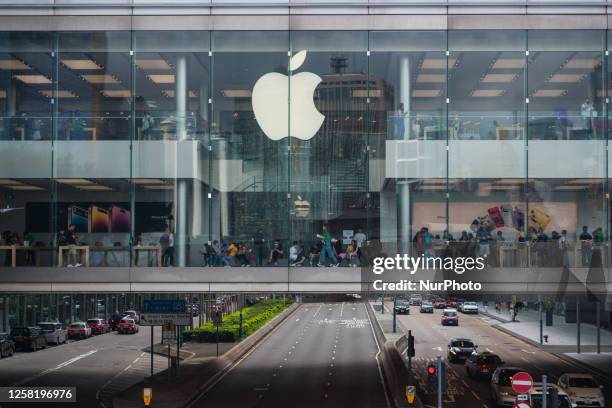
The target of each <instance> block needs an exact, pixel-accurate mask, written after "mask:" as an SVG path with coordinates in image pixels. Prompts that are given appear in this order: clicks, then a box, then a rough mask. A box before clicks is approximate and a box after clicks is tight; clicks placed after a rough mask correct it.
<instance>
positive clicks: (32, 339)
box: [11, 326, 47, 351]
mask: <svg viewBox="0 0 612 408" xmlns="http://www.w3.org/2000/svg"><path fill="white" fill-rule="evenodd" d="M11 339H12V340H13V342H15V349H20V348H21V349H28V350H32V351H36V350H38V349H40V348H46V347H47V340H46V339H45V335H44V334H43V333H42V332H41V331H40V329H39V328H37V327H34V326H32V327H13V329H12V330H11Z"/></svg>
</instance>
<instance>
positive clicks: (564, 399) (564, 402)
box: [528, 382, 596, 408]
mask: <svg viewBox="0 0 612 408" xmlns="http://www.w3.org/2000/svg"><path fill="white" fill-rule="evenodd" d="M553 390H556V392H557V405H555V406H556V407H557V408H575V407H577V405H576V404H574V403H572V401H571V400H570V398H569V396H568V395H567V393H566V392H565V391H563V390H562V389H560V388H559V387H558V386H556V385H555V384H547V385H546V400H547V401H548V404H547V406H549V407H550V406H553V405H552V398H553ZM528 395H529V397H528V398H529V402H530V405H531V407H532V408H542V383H541V382H534V383H533V385H532V386H531V389H530V390H529V393H528ZM588 406H589V407H590V406H591V405H588ZM595 406H596V405H595Z"/></svg>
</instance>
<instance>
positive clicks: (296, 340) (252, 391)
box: [194, 303, 388, 408]
mask: <svg viewBox="0 0 612 408" xmlns="http://www.w3.org/2000/svg"><path fill="white" fill-rule="evenodd" d="M378 351H379V349H378V346H377V343H376V341H375V339H374V334H373V332H372V326H371V323H370V321H369V318H368V315H367V312H366V310H365V304H363V303H332V304H322V303H319V304H315V303H312V304H304V305H302V306H301V307H300V308H299V309H298V310H297V311H296V312H295V313H294V314H293V315H291V317H290V318H288V319H287V320H286V321H285V322H284V323H283V324H282V325H280V326H278V327H277V328H276V329H275V330H274V331H273V332H272V333H271V334H270V335H269V336H268V338H266V339H265V340H264V341H263V342H261V343H260V344H259V346H258V347H256V348H255V349H253V350H252V351H251V352H250V353H248V354H247V355H246V356H245V358H244V359H243V360H242V361H241V362H239V363H238V364H237V365H236V366H235V367H234V368H233V369H232V370H231V371H229V373H228V374H227V375H226V376H225V377H223V378H222V379H221V380H220V381H219V382H218V383H217V384H216V385H214V386H213V387H212V389H210V390H209V391H208V392H206V393H205V394H204V395H203V397H201V398H200V399H199V400H198V401H197V402H196V403H195V405H194V406H195V407H206V408H214V407H218V408H227V407H266V408H270V407H272V408H273V407H287V406H291V407H292V408H300V407H308V408H312V407H330V408H332V407H334V408H337V407H364V408H386V407H388V404H387V401H386V396H385V395H386V394H385V392H384V388H383V384H382V381H381V376H380V371H379V367H378V364H377V360H376V355H377V353H378Z"/></svg>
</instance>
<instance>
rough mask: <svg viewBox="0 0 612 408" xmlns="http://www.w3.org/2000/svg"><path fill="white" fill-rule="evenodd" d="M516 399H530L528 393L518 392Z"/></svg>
mask: <svg viewBox="0 0 612 408" xmlns="http://www.w3.org/2000/svg"><path fill="white" fill-rule="evenodd" d="M516 400H517V401H528V400H529V395H527V394H518V395H517V396H516Z"/></svg>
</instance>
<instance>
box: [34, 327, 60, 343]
mask: <svg viewBox="0 0 612 408" xmlns="http://www.w3.org/2000/svg"><path fill="white" fill-rule="evenodd" d="M36 326H38V327H40V331H41V333H43V334H44V336H45V339H46V340H47V343H53V344H63V343H65V342H66V337H67V331H66V329H64V326H63V325H62V324H61V323H58V322H38V323H36Z"/></svg>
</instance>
